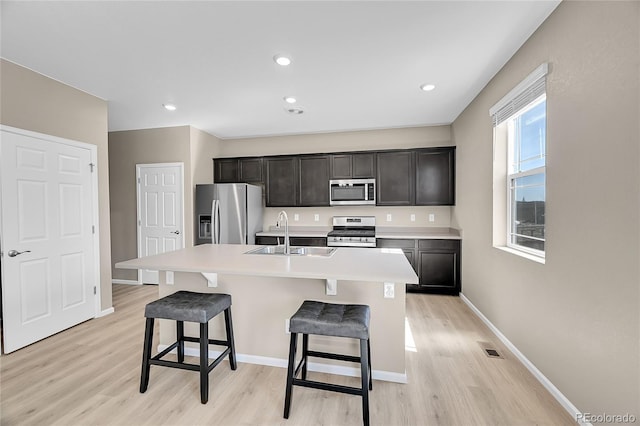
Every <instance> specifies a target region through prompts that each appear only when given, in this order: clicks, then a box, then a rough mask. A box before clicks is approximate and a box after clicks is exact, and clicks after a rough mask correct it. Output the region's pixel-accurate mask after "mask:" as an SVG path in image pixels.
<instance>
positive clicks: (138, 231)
mask: <svg viewBox="0 0 640 426" xmlns="http://www.w3.org/2000/svg"><path fill="white" fill-rule="evenodd" d="M145 167H178V168H179V169H180V179H181V180H182V191H181V193H182V200H181V203H180V206H181V207H182V247H180V248H185V247H186V246H185V244H186V241H185V237H186V235H185V225H184V224H185V217H184V216H185V208H184V200H185V198H186V197H185V192H184V188H185V185H184V183H185V182H184V163H183V162H175V163H140V164H136V182H135V184H136V244H137V246H138V247H137V253H138V257H141V255H142V244H141V239H142V222H141V218H140V210H141V208H140V192H141V191H140V170H141V169H142V168H145ZM137 271H138V279H137V284H140V285H141V284H142V271H140V269H138V270H137ZM131 281H133V280H131Z"/></svg>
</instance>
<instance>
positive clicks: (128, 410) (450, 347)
mask: <svg viewBox="0 0 640 426" xmlns="http://www.w3.org/2000/svg"><path fill="white" fill-rule="evenodd" d="M156 295H157V287H153V286H127V285H114V286H113V302H114V307H115V313H114V314H112V315H109V316H106V317H103V318H100V319H95V320H91V321H87V322H85V323H83V324H80V325H78V326H76V327H74V328H72V329H70V330H67V331H64V332H62V333H59V334H57V335H55V336H52V337H50V338H48V339H45V340H43V341H41V342H38V343H35V344H33V345H31V346H29V347H27V348H24V349H22V350H19V351H17V352H15V353H12V354H8V355H3V356H1V357H0V364H1V365H0V373H1V378H0V380H1V381H0V423H1V424H2V425H200V424H202V425H205V424H207V425H275V424H280V425H288V426H293V425H303V424H304V425H307V424H317V425H342V424H344V425H358V424H361V408H360V398H359V397H356V396H351V395H343V394H337V393H332V392H323V391H319V390H314V389H303V388H294V394H293V401H292V409H291V416H290V418H289V420H284V419H283V418H282V408H283V398H284V385H285V379H286V370H285V369H284V368H276V367H265V366H258V365H251V364H239V365H238V369H237V370H236V371H235V372H232V371H230V369H229V368H228V363H227V362H226V361H225V362H223V363H222V364H220V366H218V367H217V368H215V369H214V370H213V372H212V373H211V375H210V386H211V388H210V395H209V403H208V404H206V405H202V404H200V398H199V388H198V386H199V382H198V376H197V373H194V372H190V371H182V370H175V369H168V368H161V367H152V368H151V381H150V385H149V390H147V392H146V393H145V394H140V393H139V392H138V386H139V377H140V359H141V353H142V340H143V330H144V319H143V312H144V305H145V304H146V303H148V302H149V301H151V300H154V299H155V298H156ZM407 317H408V324H409V326H410V328H411V332H412V335H413V339H414V341H415V349H413V350H408V351H407V353H406V354H407V374H408V377H409V383H408V384H404V385H403V384H395V383H388V382H381V381H374V388H373V391H372V392H371V394H370V403H371V423H372V424H373V425H534V424H537V425H543V424H544V425H565V424H566V425H570V424H575V422H574V421H573V420H572V419H571V417H570V416H569V414H567V413H566V412H565V411H564V410H563V409H562V407H561V406H560V405H559V404H558V403H557V402H556V401H555V400H554V399H553V398H552V396H551V395H550V394H549V393H548V392H547V391H546V390H545V389H544V388H543V387H542V385H540V384H539V383H538V382H537V381H536V380H535V379H534V378H533V376H532V375H531V374H530V373H529V372H528V371H527V370H526V369H525V368H524V366H522V365H521V364H520V363H519V362H518V361H517V360H516V359H515V357H514V356H513V355H512V354H511V353H510V352H508V351H507V349H506V348H504V346H503V345H501V343H500V342H499V341H498V340H497V339H496V338H495V337H494V336H493V335H492V334H491V333H490V331H488V329H487V328H486V327H485V326H484V325H483V324H482V323H481V322H480V321H479V320H478V319H477V318H476V317H475V316H474V315H473V313H471V311H470V310H469V309H468V308H467V307H466V306H465V305H464V304H463V303H462V302H461V301H460V299H459V298H457V297H450V296H429V295H419V294H410V295H408V296H407ZM479 341H480V342H489V343H491V344H492V345H493V346H494V347H495V348H496V349H498V350H499V351H500V353H501V354H502V355H503V357H504V358H502V359H491V358H488V357H487V356H486V355H485V354H484V353H483V352H482V350H481V346H480V344H479V343H478V342H479ZM194 361H195V360H194ZM373 362H374V368H375V354H373ZM310 375H311V377H314V375H315V377H316V378H317V379H319V380H326V378H327V376H326V375H325V374H319V373H310ZM331 379H332V380H333V382H334V383H343V384H350V385H354V386H357V384H358V379H356V378H343V377H338V378H335V376H332V377H331Z"/></svg>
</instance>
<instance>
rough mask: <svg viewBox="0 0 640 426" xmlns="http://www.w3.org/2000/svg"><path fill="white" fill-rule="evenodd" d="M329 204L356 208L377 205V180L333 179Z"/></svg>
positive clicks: (330, 185)
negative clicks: (357, 206)
mask: <svg viewBox="0 0 640 426" xmlns="http://www.w3.org/2000/svg"><path fill="white" fill-rule="evenodd" d="M329 197H330V198H329V204H330V205H332V206H356V205H367V204H369V205H375V204H376V180H375V179H332V180H330V181H329Z"/></svg>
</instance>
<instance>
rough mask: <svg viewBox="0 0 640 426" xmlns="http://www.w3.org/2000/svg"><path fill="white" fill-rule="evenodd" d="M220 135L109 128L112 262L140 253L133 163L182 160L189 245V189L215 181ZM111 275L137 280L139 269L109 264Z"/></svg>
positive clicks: (171, 129)
mask: <svg viewBox="0 0 640 426" xmlns="http://www.w3.org/2000/svg"><path fill="white" fill-rule="evenodd" d="M218 143H219V139H218V138H216V137H214V136H211V135H209V134H208V133H205V132H203V131H201V130H198V129H196V128H194V127H191V126H180V127H164V128H159V129H143V130H129V131H121V132H111V133H109V170H110V172H111V173H110V191H111V224H112V226H111V257H112V264H113V265H115V264H116V263H117V262H120V261H123V260H128V259H133V258H136V257H138V241H137V226H136V217H137V209H136V203H137V201H136V178H135V177H136V164H152V163H176V162H181V163H184V226H185V229H184V238H185V239H184V242H185V246H186V247H189V246H191V245H193V192H194V188H195V184H197V183H211V182H213V161H212V160H211V159H212V158H213V157H215V156H216V155H217V153H218ZM112 274H113V278H115V279H121V280H137V279H138V278H137V277H138V274H137V271H131V270H125V269H116V268H115V267H113V269H112Z"/></svg>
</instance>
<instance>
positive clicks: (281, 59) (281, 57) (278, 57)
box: [273, 55, 291, 67]
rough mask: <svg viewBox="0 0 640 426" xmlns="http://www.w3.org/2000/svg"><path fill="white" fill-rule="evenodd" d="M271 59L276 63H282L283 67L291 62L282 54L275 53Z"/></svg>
mask: <svg viewBox="0 0 640 426" xmlns="http://www.w3.org/2000/svg"><path fill="white" fill-rule="evenodd" d="M273 60H274V61H276V64H278V65H282V66H283V67H286V66H287V65H289V64H290V63H291V59H290V58H288V57H286V56H284V55H276V56H274V57H273Z"/></svg>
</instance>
